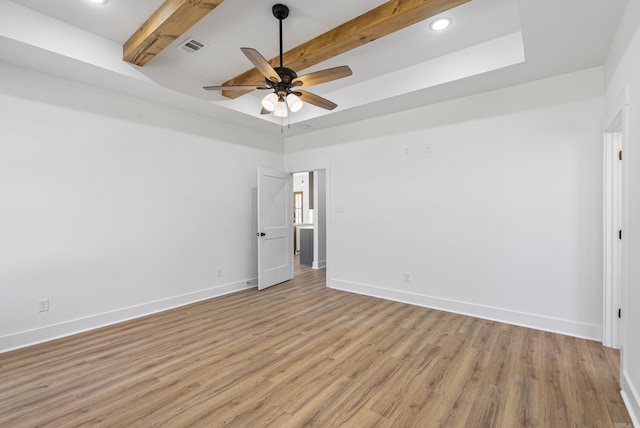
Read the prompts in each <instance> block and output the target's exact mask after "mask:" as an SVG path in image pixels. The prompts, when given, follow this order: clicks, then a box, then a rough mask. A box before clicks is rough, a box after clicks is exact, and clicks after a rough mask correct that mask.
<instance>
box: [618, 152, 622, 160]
mask: <svg viewBox="0 0 640 428" xmlns="http://www.w3.org/2000/svg"><path fill="white" fill-rule="evenodd" d="M618 159H620V160H622V150H620V151H619V152H618Z"/></svg>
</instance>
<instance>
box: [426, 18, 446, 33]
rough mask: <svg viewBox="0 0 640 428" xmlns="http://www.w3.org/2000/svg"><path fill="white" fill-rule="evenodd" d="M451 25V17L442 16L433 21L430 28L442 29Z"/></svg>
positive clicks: (434, 29)
mask: <svg viewBox="0 0 640 428" xmlns="http://www.w3.org/2000/svg"><path fill="white" fill-rule="evenodd" d="M450 25H451V18H440V19H436V20H435V21H433V22H432V23H431V25H429V28H431V29H432V30H433V31H442V30H444V29H446V28H449V26H450Z"/></svg>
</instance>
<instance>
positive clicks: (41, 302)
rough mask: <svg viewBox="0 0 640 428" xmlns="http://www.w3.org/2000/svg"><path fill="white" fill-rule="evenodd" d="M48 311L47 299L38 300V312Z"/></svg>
mask: <svg viewBox="0 0 640 428" xmlns="http://www.w3.org/2000/svg"><path fill="white" fill-rule="evenodd" d="M48 310H49V299H41V300H38V312H47V311H48Z"/></svg>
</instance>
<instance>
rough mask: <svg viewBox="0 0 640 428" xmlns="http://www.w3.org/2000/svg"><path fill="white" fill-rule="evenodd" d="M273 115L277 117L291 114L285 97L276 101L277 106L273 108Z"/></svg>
mask: <svg viewBox="0 0 640 428" xmlns="http://www.w3.org/2000/svg"><path fill="white" fill-rule="evenodd" d="M273 115H274V116H277V117H287V116H289V109H288V108H287V103H286V102H285V101H284V100H283V99H279V100H278V102H277V103H276V107H275V109H274V110H273Z"/></svg>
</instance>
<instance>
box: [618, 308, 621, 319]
mask: <svg viewBox="0 0 640 428" xmlns="http://www.w3.org/2000/svg"><path fill="white" fill-rule="evenodd" d="M618 318H622V309H620V308H618Z"/></svg>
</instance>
